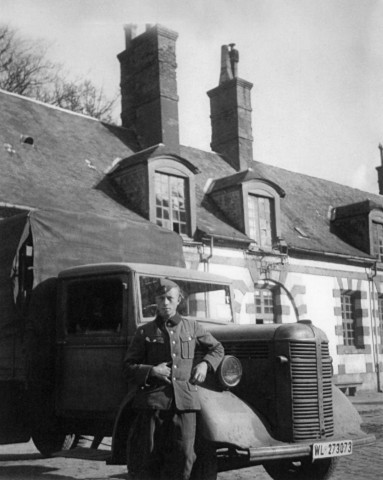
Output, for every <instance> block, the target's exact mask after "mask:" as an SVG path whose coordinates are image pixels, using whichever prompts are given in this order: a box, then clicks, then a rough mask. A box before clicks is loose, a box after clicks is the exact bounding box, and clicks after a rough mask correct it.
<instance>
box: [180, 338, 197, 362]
mask: <svg viewBox="0 0 383 480" xmlns="http://www.w3.org/2000/svg"><path fill="white" fill-rule="evenodd" d="M180 343H181V357H182V358H194V350H195V338H194V337H192V335H191V334H190V333H186V334H183V335H180Z"/></svg>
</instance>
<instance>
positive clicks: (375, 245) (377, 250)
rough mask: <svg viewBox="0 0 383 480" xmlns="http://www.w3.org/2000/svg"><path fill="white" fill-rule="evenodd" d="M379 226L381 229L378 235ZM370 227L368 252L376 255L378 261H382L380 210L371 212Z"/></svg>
mask: <svg viewBox="0 0 383 480" xmlns="http://www.w3.org/2000/svg"><path fill="white" fill-rule="evenodd" d="M379 226H380V227H381V230H382V232H381V235H379ZM370 228H371V235H370V252H371V254H372V255H374V256H376V258H377V261H378V262H379V263H383V215H382V214H381V212H373V214H372V215H371V227H370Z"/></svg>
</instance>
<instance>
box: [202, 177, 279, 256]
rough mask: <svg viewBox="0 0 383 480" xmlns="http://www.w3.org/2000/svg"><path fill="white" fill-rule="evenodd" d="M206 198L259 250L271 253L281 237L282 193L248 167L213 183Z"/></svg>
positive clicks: (276, 186)
mask: <svg viewBox="0 0 383 480" xmlns="http://www.w3.org/2000/svg"><path fill="white" fill-rule="evenodd" d="M209 195H210V196H211V198H212V199H213V200H214V202H215V203H216V204H217V205H218V206H219V208H220V209H221V210H222V211H223V212H224V214H225V215H226V217H227V218H229V219H230V221H231V222H232V224H233V226H234V227H235V228H237V229H238V230H239V231H241V232H242V233H244V234H245V235H246V236H247V237H249V238H250V239H251V240H253V243H254V244H255V246H256V247H257V248H259V249H262V250H273V249H274V248H275V245H276V243H277V240H278V239H280V238H281V227H280V198H281V197H284V196H285V192H284V191H283V190H282V188H281V187H279V185H276V184H275V183H274V182H271V181H269V180H266V179H264V178H259V177H258V176H257V174H256V172H254V170H252V169H251V168H249V169H248V170H246V171H243V172H239V173H236V174H234V175H231V176H229V177H224V178H220V179H218V180H215V181H214V182H213V183H212V184H211V186H210V188H209Z"/></svg>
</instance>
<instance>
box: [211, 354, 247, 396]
mask: <svg viewBox="0 0 383 480" xmlns="http://www.w3.org/2000/svg"><path fill="white" fill-rule="evenodd" d="M217 375H218V378H219V381H220V382H221V384H222V385H223V386H224V387H225V388H231V387H235V386H236V385H238V383H239V382H240V380H241V377H242V365H241V362H240V361H239V360H238V358H236V357H233V355H225V356H224V357H223V360H222V362H221V364H220V366H219V367H218V371H217Z"/></svg>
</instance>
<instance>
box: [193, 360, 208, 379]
mask: <svg viewBox="0 0 383 480" xmlns="http://www.w3.org/2000/svg"><path fill="white" fill-rule="evenodd" d="M206 374H207V363H206V362H201V363H199V364H198V365H196V366H195V367H194V368H193V371H192V377H191V380H190V382H191V383H203V382H204V381H205V378H206Z"/></svg>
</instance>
